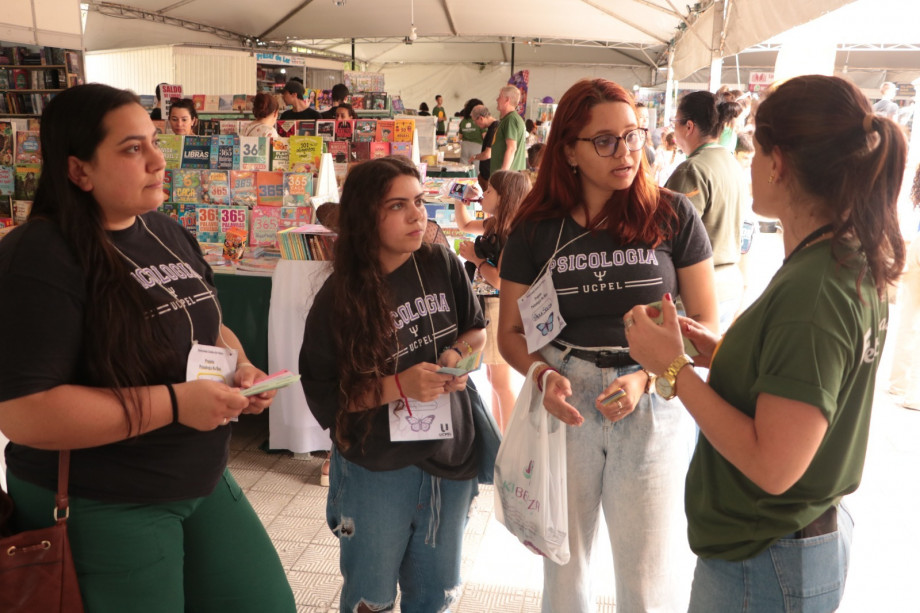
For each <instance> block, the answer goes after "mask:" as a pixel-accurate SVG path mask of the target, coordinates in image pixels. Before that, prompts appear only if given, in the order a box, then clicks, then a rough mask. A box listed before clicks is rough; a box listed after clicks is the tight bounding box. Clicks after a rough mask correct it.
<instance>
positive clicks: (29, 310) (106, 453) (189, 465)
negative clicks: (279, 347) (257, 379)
mask: <svg viewBox="0 0 920 613" xmlns="http://www.w3.org/2000/svg"><path fill="white" fill-rule="evenodd" d="M143 220H144V221H145V222H146V223H147V226H148V227H149V229H150V231H151V232H152V233H153V234H155V235H156V237H157V238H159V239H160V241H162V242H163V243H164V244H165V245H167V246H168V247H169V249H170V250H172V252H173V253H174V254H176V256H178V258H177V257H175V256H173V255H172V254H171V253H170V252H169V251H168V250H167V249H166V248H164V247H163V245H161V244H160V243H159V242H158V241H157V240H156V238H154V237H153V236H151V235H150V234H149V233H148V232H147V231H146V230H144V227H143V225H142V224H141V221H140V218H138V221H136V222H135V224H134V225H133V226H131V227H130V228H127V229H125V230H120V231H117V232H112V233H110V236H111V238H112V241H113V243H114V244H115V245H116V246H117V247H118V249H119V250H120V251H121V252H122V253H124V254H125V255H126V256H127V257H128V258H130V259H131V260H133V261H134V262H135V263H136V265H137V266H136V267H135V265H134V264H131V263H129V262H127V261H126V262H125V263H126V266H127V271H128V272H126V274H130V275H131V277H132V278H133V279H134V280H135V281H136V282H138V283H139V284H141V286H142V287H143V288H144V289H145V290H146V293H147V297H148V298H149V301H150V314H151V316H155V317H159V318H160V320H161V322H162V324H163V329H164V332H165V333H166V335H167V338H166V341H165V342H168V343H169V344H171V346H172V347H173V349H174V350H175V353H176V356H177V357H176V361H175V368H174V369H173V371H172V372H170V373H169V374H168V376H166V377H164V378H163V380H161V381H151V382H150V383H151V384H152V385H157V384H163V383H167V382H169V383H181V382H183V381H185V371H186V359H187V356H188V353H189V350H190V348H191V339H192V337H193V334H192V331H191V329H190V326H189V317H190V318H191V321H192V322H193V323H194V338H195V339H196V340H198V342H200V343H204V344H209V345H213V344H215V342H216V341H217V338H218V331H219V323H220V319H219V316H218V310H217V307H216V305H215V299H216V294H215V292H214V287H213V278H212V273H211V268H210V267H209V266H208V264H207V263H206V262H205V261H204V258H203V257H202V255H201V251H200V249H199V247H198V243H197V242H196V241H195V239H194V238H193V237H192V236H191V235H190V234H189V233H188V232H186V231H185V230H184V229H183V228H182V227H181V226H180V225H179V224H177V223H176V222H175V221H173V220H172V219H170V218H168V217H166V216H165V215H162V214H160V213H148V214H146V215H144V216H143ZM164 286H165V287H167V288H169V289H170V290H171V291H173V292H175V297H173V296H172V295H171V294H170V293H169V292H167V291H164V289H163V287H164ZM92 299H93V298H92V297H91V296H88V295H87V290H86V274H85V273H84V271H83V270H82V269H81V268H80V266H79V264H78V263H77V260H76V259H75V258H74V256H73V254H72V253H71V251H70V249H69V248H68V247H67V245H66V243H65V242H64V238H63V236H62V235H61V234H60V232H59V230H58V229H57V227H56V226H54V225H53V224H51V223H50V222H47V221H44V220H41V219H34V220H31V221H29V222H28V223H27V224H25V225H24V226H22V227H20V228H17V229H16V230H15V231H14V232H11V233H10V234H9V235H8V236H7V237H6V238H5V239H4V240H3V242H2V243H0V320H2V321H5V322H8V323H9V324H10V325H9V326H8V327H6V328H5V331H4V334H3V337H2V340H0V401H3V400H10V399H13V398H20V397H22V396H27V395H29V394H34V393H37V392H42V391H46V390H49V389H52V388H54V387H57V386H59V385H67V384H73V385H84V386H91V387H95V386H98V382H95V381H92V380H91V379H90V377H89V376H88V375H87V372H86V368H85V367H84V364H85V363H86V360H87V357H86V349H85V341H84V337H83V335H84V334H85V332H84V329H83V317H84V312H85V309H86V304H87V303H88V302H89V301H90V300H92ZM183 305H184V306H185V308H183ZM186 312H187V313H188V315H186ZM99 333H100V334H101V333H104V332H103V331H100V332H99ZM122 342H125V343H132V342H135V339H132V338H125V339H123V340H122ZM137 350H138V351H139V352H143V347H138V348H137ZM229 440H230V428H217V429H216V430H212V431H210V432H199V431H197V430H194V429H192V428H188V427H186V426H183V425H179V424H176V425H169V426H166V427H163V428H159V429H157V430H154V431H152V432H148V433H146V434H144V435H142V436H139V437H137V438H132V439H128V440H124V441H120V442H117V443H112V444H109V445H102V446H99V447H92V448H89V449H77V450H75V451H74V452H73V453H72V454H71V461H70V484H69V488H70V493H71V494H72V495H74V496H79V497H84V498H90V499H93V500H102V501H108V502H128V503H151V502H152V503H155V502H168V501H174V500H185V499H190V498H197V497H201V496H207V495H208V494H210V493H211V492H212V491H213V489H214V486H215V485H216V484H217V482H218V480H219V478H220V476H221V474H222V473H223V470H224V468H225V467H226V464H227V454H228V448H229V447H228V445H229ZM57 455H58V454H57V452H54V451H44V450H41V449H35V448H32V447H27V446H24V445H17V444H15V443H10V444H9V445H8V446H7V450H6V458H7V463H8V465H9V469H10V471H11V472H12V473H13V474H14V475H16V476H17V477H19V478H20V479H24V480H26V481H29V482H31V483H35V484H37V485H40V486H42V487H45V488H47V489H51V490H56V489H57Z"/></svg>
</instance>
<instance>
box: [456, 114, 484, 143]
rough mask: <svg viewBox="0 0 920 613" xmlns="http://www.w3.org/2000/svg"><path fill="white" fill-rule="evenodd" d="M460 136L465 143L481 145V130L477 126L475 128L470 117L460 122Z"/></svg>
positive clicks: (474, 123)
mask: <svg viewBox="0 0 920 613" xmlns="http://www.w3.org/2000/svg"><path fill="white" fill-rule="evenodd" d="M460 135H461V136H462V137H463V142H465V143H476V144H478V145H481V144H482V130H480V129H479V126H477V125H476V122H475V121H473V119H472V118H470V117H464V118H463V119H462V120H461V121H460Z"/></svg>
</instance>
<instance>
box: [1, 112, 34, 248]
mask: <svg viewBox="0 0 920 613" xmlns="http://www.w3.org/2000/svg"><path fill="white" fill-rule="evenodd" d="M41 171H42V153H41V141H40V140H39V137H38V131H37V130H17V129H16V125H14V123H13V122H12V121H11V120H0V237H2V236H3V235H4V234H5V233H6V232H7V231H8V230H9V229H10V228H12V226H13V225H15V224H19V223H23V222H24V221H25V220H26V219H27V218H28V216H29V212H30V211H31V210H32V200H33V199H34V198H35V190H36V189H37V188H38V177H39V176H40V175H41Z"/></svg>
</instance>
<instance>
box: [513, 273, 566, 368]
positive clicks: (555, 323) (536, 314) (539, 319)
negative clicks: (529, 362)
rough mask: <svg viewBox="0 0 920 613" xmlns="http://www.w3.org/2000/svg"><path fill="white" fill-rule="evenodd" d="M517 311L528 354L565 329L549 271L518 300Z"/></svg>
mask: <svg viewBox="0 0 920 613" xmlns="http://www.w3.org/2000/svg"><path fill="white" fill-rule="evenodd" d="M518 310H519V311H520V312H521V322H522V323H523V324H524V338H525V339H527V352H528V353H534V352H536V351H537V350H538V349H540V348H542V347H544V346H545V345H546V344H547V343H549V342H550V341H551V340H553V339H554V338H556V337H557V336H559V333H560V332H562V329H563V328H564V327H565V320H564V319H562V313H560V312H559V297H558V296H557V295H556V288H555V286H553V276H552V273H551V272H550V271H549V270H547V271H546V272H545V273H544V274H543V275H542V276H540V277H539V278H538V279H537V280H536V281H534V282H533V284H532V285H531V286H530V288H528V290H527V291H526V292H525V293H524V295H523V296H521V297H520V298H518Z"/></svg>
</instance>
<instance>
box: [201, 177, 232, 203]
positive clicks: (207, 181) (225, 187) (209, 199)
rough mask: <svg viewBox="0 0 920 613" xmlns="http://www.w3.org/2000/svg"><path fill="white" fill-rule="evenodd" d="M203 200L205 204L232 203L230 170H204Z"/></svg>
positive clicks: (202, 179) (202, 183) (202, 180)
mask: <svg viewBox="0 0 920 613" xmlns="http://www.w3.org/2000/svg"><path fill="white" fill-rule="evenodd" d="M201 202H202V203H204V204H230V171H229V170H205V171H202V173H201Z"/></svg>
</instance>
